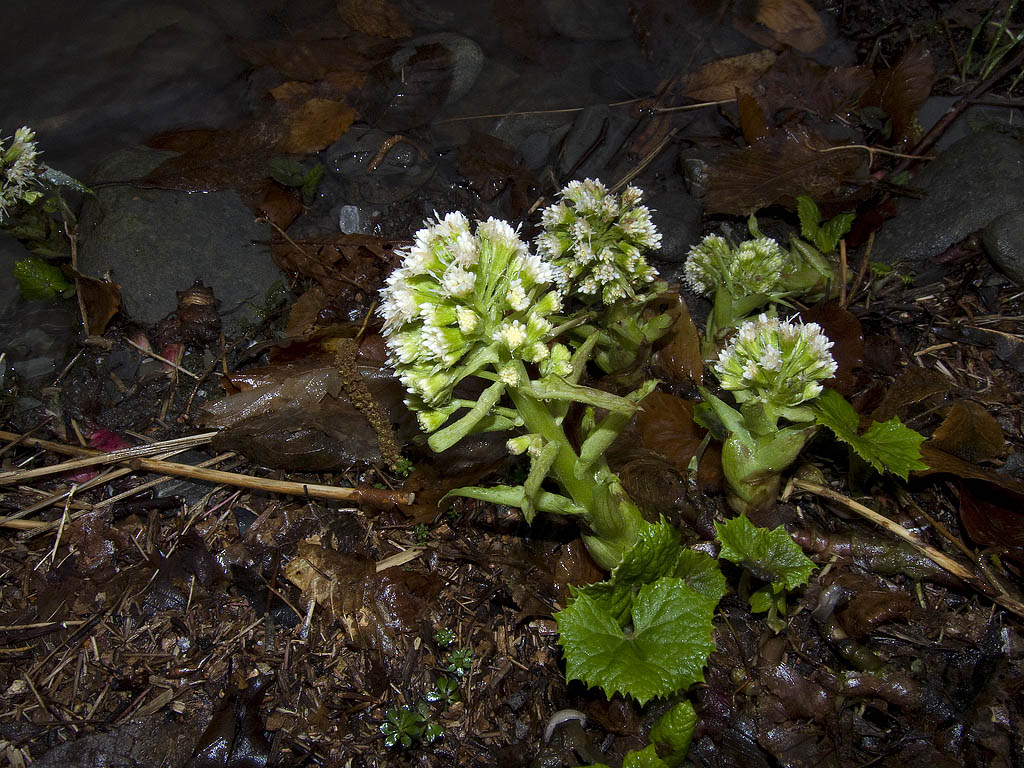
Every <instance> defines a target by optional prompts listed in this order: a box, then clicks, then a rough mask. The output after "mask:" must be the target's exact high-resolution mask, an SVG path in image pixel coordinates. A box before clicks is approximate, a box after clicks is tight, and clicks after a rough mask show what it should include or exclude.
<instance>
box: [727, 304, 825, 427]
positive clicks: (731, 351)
mask: <svg viewBox="0 0 1024 768" xmlns="http://www.w3.org/2000/svg"><path fill="white" fill-rule="evenodd" d="M831 347H832V342H831V341H829V340H828V337H827V336H825V335H824V334H823V333H822V332H821V326H819V325H818V324H817V323H806V324H805V323H799V322H798V323H794V322H792V321H791V320H779V319H778V318H777V317H768V316H767V315H764V314H762V315H761V316H760V317H758V318H757V320H748V321H747V322H745V323H743V325H741V326H740V327H739V330H738V331H737V332H736V334H735V335H734V336H733V338H732V339H731V340H730V342H729V344H728V346H726V348H725V349H723V350H722V351H721V353H720V354H719V356H718V361H717V362H716V363H715V365H714V370H715V374H716V375H717V376H718V380H719V382H720V383H721V385H722V388H723V389H728V390H731V391H732V392H733V393H734V394H735V397H736V400H737V401H738V402H741V403H742V402H746V401H748V400H752V401H757V402H762V403H764V404H765V405H768V406H771V407H774V408H777V409H778V408H795V407H796V406H798V405H800V404H801V403H804V402H806V401H808V400H813V399H814V398H815V397H817V396H818V395H820V394H821V390H822V386H821V382H822V381H824V380H826V379H830V378H832V376H833V375H834V374H835V372H836V362H835V360H834V359H833V358H832V354H831V353H830V352H829V349H830V348H831Z"/></svg>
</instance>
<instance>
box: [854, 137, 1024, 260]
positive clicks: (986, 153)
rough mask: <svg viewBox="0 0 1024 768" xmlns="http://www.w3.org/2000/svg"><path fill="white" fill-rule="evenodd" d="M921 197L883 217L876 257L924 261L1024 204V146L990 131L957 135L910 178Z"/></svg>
mask: <svg viewBox="0 0 1024 768" xmlns="http://www.w3.org/2000/svg"><path fill="white" fill-rule="evenodd" d="M911 183H912V184H913V186H915V187H917V188H919V189H921V190H923V191H924V192H925V196H924V197H923V198H922V199H920V200H913V199H903V200H900V201H899V203H898V209H899V216H898V217H897V218H895V219H892V220H890V221H888V222H886V224H885V226H884V227H882V229H881V231H880V232H879V234H878V239H877V240H876V241H875V251H874V257H875V258H877V259H878V260H879V261H881V262H883V263H890V262H893V261H896V260H897V259H899V260H901V261H907V262H922V261H925V260H927V259H929V258H931V257H933V256H935V255H936V254H939V253H941V252H942V251H944V250H946V249H947V248H948V247H949V246H951V245H953V244H954V243H957V242H959V241H960V240H962V239H964V238H965V237H967V236H968V235H969V234H971V233H972V232H975V231H977V230H979V229H982V228H984V227H986V226H988V225H989V224H990V223H991V222H992V221H993V220H994V219H996V218H997V217H999V216H1001V215H1002V214H1004V213H1007V212H1010V211H1019V210H1021V209H1024V146H1022V145H1021V143H1020V142H1019V141H1017V140H1016V139H1013V138H1011V137H1010V136H1006V135H1004V134H1000V133H995V132H992V131H988V132H985V133H979V134H976V135H974V136H968V137H967V138H965V139H961V140H960V141H958V142H957V143H956V144H954V145H953V146H952V147H950V148H949V149H948V150H946V151H945V152H943V153H942V154H941V155H939V157H938V158H937V159H935V160H933V161H932V162H931V163H930V164H929V165H928V166H927V167H925V169H924V170H922V171H921V172H920V173H918V174H917V175H916V176H915V177H914V178H913V180H912V181H911Z"/></svg>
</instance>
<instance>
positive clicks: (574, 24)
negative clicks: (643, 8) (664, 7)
mask: <svg viewBox="0 0 1024 768" xmlns="http://www.w3.org/2000/svg"><path fill="white" fill-rule="evenodd" d="M544 9H545V10H546V11H547V13H548V21H550V22H551V26H552V27H554V29H555V30H556V31H557V32H558V33H559V34H560V35H564V36H565V37H568V38H570V39H572V40H624V39H626V38H628V37H630V36H631V35H632V34H633V30H632V27H631V26H630V23H629V16H628V14H627V13H626V5H625V4H624V3H609V2H607V0H544Z"/></svg>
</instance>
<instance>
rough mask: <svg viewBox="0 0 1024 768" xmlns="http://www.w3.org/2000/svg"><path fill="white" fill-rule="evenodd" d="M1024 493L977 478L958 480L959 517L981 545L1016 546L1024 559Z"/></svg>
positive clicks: (1013, 548)
mask: <svg viewBox="0 0 1024 768" xmlns="http://www.w3.org/2000/svg"><path fill="white" fill-rule="evenodd" d="M1021 510H1024V494H1021V493H1014V492H1013V491H1010V490H1005V489H1000V488H996V487H993V486H992V485H990V484H989V483H983V482H978V481H971V482H963V481H961V483H960V520H961V521H962V522H963V524H964V528H965V529H967V535H968V536H970V537H971V539H973V540H974V542H975V543H976V544H980V545H981V546H983V547H999V548H1000V549H1002V548H1004V547H1005V548H1007V549H1011V550H1016V553H1015V554H1016V559H1017V560H1024V513H1022V512H1021Z"/></svg>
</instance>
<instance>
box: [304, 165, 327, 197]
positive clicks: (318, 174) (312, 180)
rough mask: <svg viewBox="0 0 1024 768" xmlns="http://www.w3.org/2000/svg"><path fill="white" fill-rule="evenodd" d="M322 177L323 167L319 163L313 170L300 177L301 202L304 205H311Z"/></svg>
mask: <svg viewBox="0 0 1024 768" xmlns="http://www.w3.org/2000/svg"><path fill="white" fill-rule="evenodd" d="M323 177H324V167H323V165H321V164H320V163H317V164H316V165H315V166H313V169H312V170H311V171H310V172H309V173H307V174H306V175H305V176H303V177H302V202H303V203H304V204H305V205H312V204H313V200H314V199H315V198H316V191H317V189H318V188H319V187H320V180H321V179H323Z"/></svg>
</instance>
